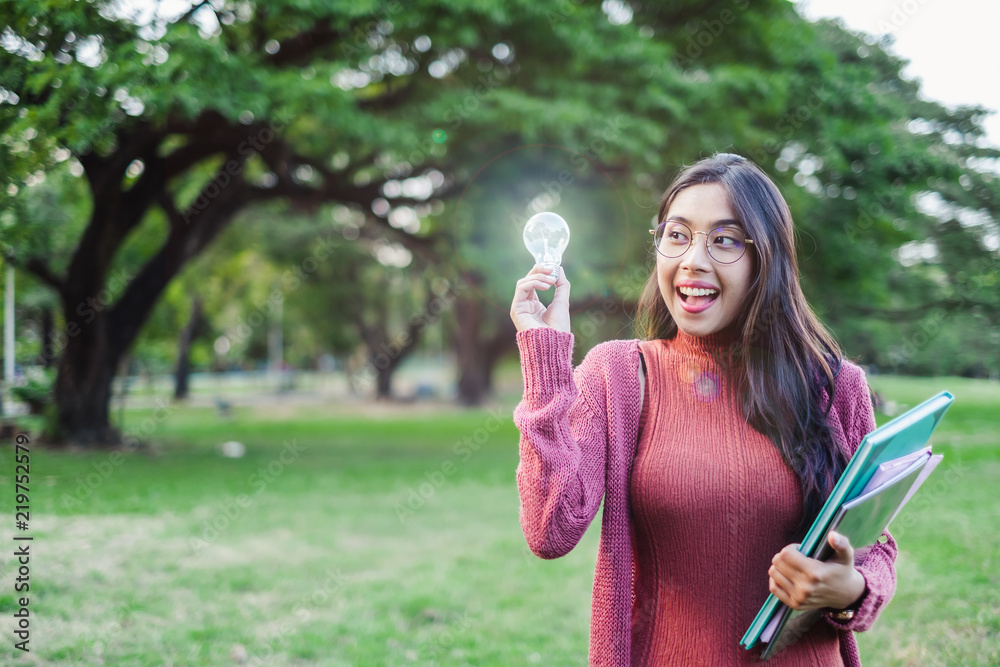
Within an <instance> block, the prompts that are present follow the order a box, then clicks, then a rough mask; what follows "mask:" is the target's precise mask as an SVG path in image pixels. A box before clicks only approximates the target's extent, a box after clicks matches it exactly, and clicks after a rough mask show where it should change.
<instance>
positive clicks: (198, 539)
mask: <svg viewBox="0 0 1000 667" xmlns="http://www.w3.org/2000/svg"><path fill="white" fill-rule="evenodd" d="M304 451H305V447H304V446H302V445H300V444H298V441H297V440H294V439H293V440H291V441H288V440H286V441H284V442H283V443H282V448H281V452H280V453H279V454H278V456H276V457H275V458H273V459H271V460H270V461H269V462H268V463H267V465H265V466H262V467H260V468H258V469H257V471H256V472H254V473H251V474H250V475H249V476H248V477H247V480H246V484H247V486H248V487H249V488H250V489H251V490H253V493H252V494H249V493H241V494H239V495H238V496H236V497H235V498H233V497H229V498H227V499H226V500H225V501H223V502H221V503H218V504H217V508H216V512H215V514H214V515H213V516H212V517H211V518H209V519H206V520H205V521H203V522H202V523H201V532H200V533H199V534H198V535H192V536H191V537H189V538H188V546H190V547H191V551H192V553H198V552H200V551H202V550H203V549H207V548H208V547H209V546H210V545H211V544H213V543H214V542H215V541H217V540H218V539H219V537H221V536H222V534H223V533H225V532H226V531H227V530H229V528H230V527H231V526H232V525H233V524H234V523H236V521H237V520H239V518H240V517H241V516H243V515H244V514H245V513H246V511H247V510H248V509H250V508H251V507H253V505H254V502H255V499H256V497H257V496H259V495H260V494H262V493H264V491H266V490H267V487H268V486H269V485H271V484H273V483H274V481H275V480H276V479H278V477H280V476H281V474H282V473H283V472H284V471H285V468H286V467H288V466H289V465H291V464H292V463H294V462H295V461H297V460H298V459H299V457H300V456H302V452H304Z"/></svg>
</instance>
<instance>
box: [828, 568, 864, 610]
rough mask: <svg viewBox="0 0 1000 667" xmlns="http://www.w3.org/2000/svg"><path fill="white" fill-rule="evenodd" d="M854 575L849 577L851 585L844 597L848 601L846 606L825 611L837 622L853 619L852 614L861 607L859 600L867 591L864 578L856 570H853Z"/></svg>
mask: <svg viewBox="0 0 1000 667" xmlns="http://www.w3.org/2000/svg"><path fill="white" fill-rule="evenodd" d="M854 575H855V576H852V577H851V584H850V586H849V587H848V588H849V589H848V591H847V595H846V597H845V599H846V600H848V602H847V604H844V605H843V606H842V607H839V608H828V609H827V610H826V612H827V614H828V615H829V616H830V617H831V618H833V619H835V620H838V621H849V620H851V619H852V618H854V613H855V612H856V611H857V610H858V608H859V607H860V606H861V600H862V599H863V598H864V596H865V591H866V590H867V589H868V582H867V581H865V576H864V575H863V574H861V572H859V571H858V570H854Z"/></svg>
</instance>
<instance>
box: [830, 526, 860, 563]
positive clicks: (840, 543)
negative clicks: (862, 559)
mask: <svg viewBox="0 0 1000 667" xmlns="http://www.w3.org/2000/svg"><path fill="white" fill-rule="evenodd" d="M826 539H827V541H828V542H829V543H830V546H831V547H833V550H834V552H835V553H834V557H833V558H832V559H831V560H833V561H836V562H838V563H843V564H844V565H853V564H854V547H852V546H851V541H850V540H848V539H847V538H846V537H845V536H843V535H841V534H840V533H838V532H836V531H832V530H831V531H830V534H829V535H827V538H826Z"/></svg>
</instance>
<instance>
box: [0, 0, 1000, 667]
mask: <svg viewBox="0 0 1000 667" xmlns="http://www.w3.org/2000/svg"><path fill="white" fill-rule="evenodd" d="M0 17H2V19H3V30H2V34H0V47H2V48H0V132H2V135H0V179H2V182H0V262H2V278H3V284H4V292H3V297H4V311H3V319H4V346H3V369H4V374H3V391H2V395H0V398H2V415H3V417H2V420H0V438H2V439H0V443H2V444H0V466H2V468H0V484H2V485H3V487H4V488H5V491H4V496H5V497H6V498H8V499H11V498H14V497H15V483H14V473H15V470H14V466H15V463H14V449H13V441H14V439H15V438H16V437H17V436H18V435H19V434H20V435H22V436H23V437H24V438H26V439H28V440H29V441H30V443H31V447H32V449H31V452H32V454H31V456H32V457H33V458H32V463H34V465H33V466H32V467H31V475H32V477H31V493H30V494H29V495H30V503H31V511H32V522H31V527H30V531H31V533H32V534H33V535H34V536H35V539H36V540H37V541H36V542H35V543H34V544H35V545H36V546H35V547H33V548H37V549H38V550H39V551H42V550H43V549H44V550H45V555H44V556H41V555H40V556H38V565H37V569H34V570H33V571H32V574H33V576H34V577H35V578H33V579H32V581H31V586H32V593H33V595H35V596H37V598H32V605H35V604H38V605H39V606H38V607H34V606H32V607H31V609H32V614H36V610H37V615H34V616H32V643H31V645H30V646H31V648H32V651H31V653H25V652H24V651H22V650H18V649H17V648H15V647H13V642H9V643H8V644H6V645H5V646H4V647H3V648H2V649H0V655H3V656H5V657H9V658H11V659H14V658H15V657H16V658H18V659H20V660H21V661H25V662H27V663H31V661H32V660H33V661H34V662H35V663H38V664H49V663H52V664H140V665H145V664H192V665H193V664H209V665H214V664H296V665H298V664H310V665H312V664H315V665H354V664H365V665H367V664H393V665H395V664H448V665H451V664H475V665H493V664H525V663H538V664H551V665H558V664H566V665H573V664H583V663H584V662H585V661H586V651H587V631H588V622H589V594H590V586H591V583H592V577H593V563H594V556H595V550H596V531H597V530H599V526H598V525H595V526H593V527H592V530H591V531H590V532H589V533H588V535H587V536H586V537H585V538H584V542H583V543H582V544H581V546H580V547H578V548H577V549H576V550H575V551H574V552H573V553H572V554H571V555H570V556H568V557H566V558H564V559H560V560H559V561H556V562H542V561H539V560H538V559H536V558H535V557H534V556H532V555H531V554H530V552H528V550H527V547H526V546H525V545H524V541H523V537H522V536H521V534H520V528H519V526H518V522H517V510H518V500H517V493H516V486H515V484H514V469H515V467H516V465H517V438H518V434H517V431H516V429H515V428H514V426H513V423H512V420H511V414H512V410H513V407H514V405H515V404H516V403H517V401H518V400H519V397H520V393H521V376H520V368H519V362H518V356H517V349H516V345H515V340H514V333H515V332H514V328H513V325H512V324H511V322H510V318H509V315H508V314H507V313H508V310H509V304H510V299H511V296H512V291H513V286H514V283H515V282H516V281H517V279H518V278H520V277H521V276H523V275H524V274H525V273H526V272H527V271H528V270H529V269H530V268H531V265H532V263H533V260H532V258H531V256H530V255H529V254H528V252H527V251H526V250H525V249H524V246H523V243H522V241H521V234H522V231H523V227H524V224H525V222H526V221H527V219H528V218H529V217H531V216H532V215H533V214H534V213H537V212H540V211H545V210H551V211H555V212H557V213H559V214H560V215H562V216H563V217H564V218H565V219H566V220H567V221H568V222H569V225H570V227H571V230H572V238H571V241H570V245H569V248H568V250H567V251H566V253H565V255H564V262H563V266H564V267H565V270H566V272H567V275H568V276H569V278H570V279H571V280H572V283H573V299H572V304H571V308H572V311H573V318H572V319H573V331H574V334H575V336H576V341H577V345H576V360H577V361H579V359H580V358H582V356H583V354H585V353H586V352H587V351H588V350H589V349H590V348H591V347H592V346H593V345H594V344H596V343H598V342H601V341H604V340H608V339H612V338H632V337H635V335H636V333H635V331H634V328H633V320H634V316H635V309H636V303H637V299H638V296H639V293H640V291H641V288H642V286H643V284H644V282H645V280H646V278H647V277H648V275H649V272H650V270H651V267H652V265H653V261H654V260H653V257H652V255H651V247H650V245H649V238H650V237H649V235H648V234H647V230H648V229H650V228H651V226H652V221H653V218H654V216H655V214H656V210H657V206H658V203H659V197H660V195H661V194H662V192H663V190H664V189H665V188H666V186H667V185H668V183H669V182H670V180H671V178H672V177H673V175H674V174H676V172H677V171H678V170H679V169H680V168H682V167H683V166H684V165H686V164H690V163H692V162H694V161H696V160H697V159H699V158H701V157H706V156H708V155H711V154H712V153H714V152H717V151H727V152H736V153H740V154H742V155H745V156H746V157H748V158H750V159H752V160H754V161H755V162H757V163H758V164H759V165H760V166H761V167H762V168H763V169H764V170H765V171H766V172H767V173H768V174H769V175H771V176H772V177H773V178H774V179H775V181H776V182H777V183H778V184H779V186H780V188H781V189H782V192H783V193H784V195H785V197H786V199H787V200H788V202H789V205H790V206H791V209H792V212H793V216H794V218H795V221H796V225H797V240H798V252H799V266H800V270H801V280H802V287H803V289H804V291H805V293H806V295H807V297H808V299H809V301H810V303H811V305H812V307H813V308H814V309H815V310H816V312H817V314H818V315H819V317H820V318H821V319H822V320H823V321H824V322H825V323H826V324H827V326H828V327H829V328H830V329H831V330H832V331H833V332H834V334H835V336H836V337H837V339H838V340H839V341H840V342H841V344H842V345H843V347H844V349H845V351H846V352H847V354H848V355H849V356H850V357H851V358H852V359H854V360H857V361H858V362H859V363H861V364H863V365H864V366H865V367H866V370H867V371H868V373H869V381H870V384H871V386H872V388H873V390H874V391H875V393H876V398H877V408H878V417H879V422H880V423H882V422H883V421H884V420H886V419H888V418H890V417H892V416H894V415H895V414H898V413H899V412H900V411H902V410H904V409H906V408H907V407H910V406H912V405H915V404H916V403H919V402H921V401H922V400H923V399H924V398H927V397H929V396H930V395H932V394H933V393H936V392H937V391H940V390H942V389H948V390H950V391H953V393H955V395H956V397H957V400H956V404H955V407H954V408H953V409H952V411H951V412H950V413H949V416H948V418H947V419H946V420H945V422H946V423H945V425H944V426H943V427H942V429H941V431H940V438H939V440H937V441H935V447H936V448H940V449H941V451H943V452H945V453H946V459H945V464H944V465H943V466H942V471H941V472H939V473H937V474H936V476H937V477H938V478H939V480H940V481H939V482H938V484H937V485H934V486H931V487H930V488H929V489H927V488H925V490H923V491H921V495H922V496H923V497H924V498H926V499H927V500H926V502H925V503H924V505H925V506H923V507H919V508H915V509H914V510H912V514H906V513H904V514H901V515H900V517H899V518H898V519H897V522H896V524H895V525H896V526H897V527H898V528H897V530H896V531H895V532H897V533H898V537H899V541H900V547H901V554H900V562H899V564H898V565H899V577H900V590H899V593H898V594H897V600H898V599H900V598H901V599H902V600H903V601H902V602H899V601H897V602H896V603H894V604H893V605H892V606H891V607H890V608H889V609H888V610H887V611H886V613H885V614H884V615H883V618H882V619H881V620H880V622H879V623H878V624H877V625H876V627H875V628H874V629H873V630H872V631H871V632H868V633H864V634H863V635H861V636H860V637H859V641H860V642H861V647H862V656H863V658H864V659H866V660H870V661H871V662H873V663H875V664H906V665H909V664H913V665H917V664H920V665H925V664H998V663H1000V641H998V640H997V633H998V630H1000V594H998V593H997V590H1000V586H998V584H1000V573H998V567H997V563H996V554H997V553H1000V535H998V533H997V531H996V529H995V526H996V525H998V523H997V519H1000V516H998V514H1000V508H998V507H997V504H996V501H995V491H991V489H995V484H996V481H997V479H998V477H1000V453H998V452H997V451H996V436H997V431H998V429H997V423H996V419H995V415H996V410H997V408H1000V382H998V380H1000V289H998V286H1000V283H998V281H1000V263H998V260H1000V228H998V224H997V215H998V208H1000V162H998V157H1000V150H998V144H1000V138H998V126H997V124H996V116H995V115H993V116H991V115H990V114H991V112H992V109H993V108H995V107H997V106H1000V101H998V100H997V97H996V95H997V89H996V87H995V86H993V85H992V83H991V82H992V78H991V77H993V76H994V74H995V70H996V65H997V63H998V55H997V54H998V50H997V48H996V44H995V42H994V41H990V39H991V38H990V36H989V34H990V33H989V31H990V30H993V29H995V26H996V24H997V20H998V18H1000V17H998V14H997V9H996V7H995V6H994V5H992V4H990V3H986V2H982V3H975V2H971V1H970V2H965V3H962V2H959V3H947V5H946V4H945V3H944V2H943V1H941V0H938V1H934V0H897V1H896V2H878V3H829V2H823V1H821V0H812V1H811V2H802V3H793V2H788V1H787V0H758V1H756V2H753V3H751V2H749V0H717V1H698V2H694V1H686V0H674V1H661V2H642V3H640V2H635V1H627V0H603V2H596V1H595V2H587V1H586V0H559V1H553V2H549V1H541V2H497V1H492V0H482V1H477V2H465V1H459V2H437V1H435V0H427V1H422V2H418V3H405V2H400V1H392V2H353V3H339V2H332V1H331V2H301V1H289V0H279V1H275V2H268V3H258V2H253V1H239V2H231V1H229V0H211V1H206V2H196V3H193V2H190V1H182V0H176V1H172V2H167V1H164V2H155V1H153V0H149V1H139V0H134V1H132V2H101V1H99V0H94V1H89V2H71V1H68V0H65V1H63V0H53V1H51V2H45V3H38V2H27V1H22V0H11V1H9V2H5V3H4V4H3V6H2V8H0ZM543 300H545V301H547V300H548V297H545V296H543ZM5 502H8V504H9V507H8V506H5V516H6V511H7V509H10V510H11V516H12V517H13V509H14V505H13V504H11V503H10V501H9V500H8V501H5ZM915 502H916V501H915ZM18 504H21V501H20V500H18ZM907 511H910V510H907ZM917 517H919V520H917ZM983 526H989V527H990V528H988V529H985V530H984V529H983ZM14 533H15V528H14V522H13V519H12V520H11V521H9V522H5V524H4V525H2V526H0V538H9V537H12V536H13V535H14ZM4 562H9V561H4ZM0 573H2V576H0V580H2V582H3V586H2V588H0V611H3V618H4V619H5V620H3V621H0V625H2V626H3V627H4V628H5V632H4V636H6V637H11V636H13V635H12V634H11V633H12V632H13V628H14V624H13V622H12V620H11V619H12V616H11V614H12V613H13V612H14V611H16V610H17V609H18V608H19V607H20V604H19V601H18V597H19V595H15V593H14V581H13V575H12V574H11V570H10V569H9V568H7V567H3V568H0ZM35 599H37V600H38V601H39V602H37V603H36V602H34V600H35ZM43 606H44V610H45V611H42V610H41V609H42V607H43ZM8 612H10V613H8ZM8 630H9V631H8ZM876 656H877V657H876Z"/></svg>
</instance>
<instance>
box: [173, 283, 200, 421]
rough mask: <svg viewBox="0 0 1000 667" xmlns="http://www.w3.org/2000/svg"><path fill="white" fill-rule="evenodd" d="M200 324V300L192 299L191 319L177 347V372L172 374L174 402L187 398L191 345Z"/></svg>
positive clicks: (183, 330)
mask: <svg viewBox="0 0 1000 667" xmlns="http://www.w3.org/2000/svg"><path fill="white" fill-rule="evenodd" d="M201 322H202V305H201V299H199V298H198V297H194V298H193V299H192V301H191V317H190V318H189V319H188V323H187V326H185V327H184V329H182V330H181V337H180V341H179V343H178V345H177V370H176V371H175V372H174V379H175V383H174V400H175V401H179V400H183V399H185V398H187V397H188V376H189V375H190V372H191V344H192V343H193V342H194V340H195V338H197V337H198V330H199V329H200V328H201Z"/></svg>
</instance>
